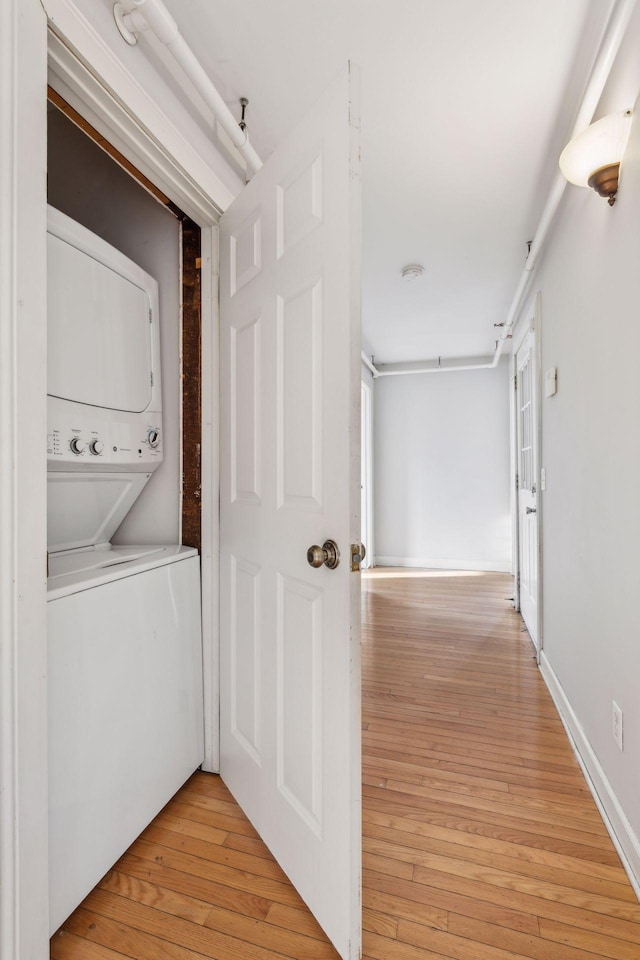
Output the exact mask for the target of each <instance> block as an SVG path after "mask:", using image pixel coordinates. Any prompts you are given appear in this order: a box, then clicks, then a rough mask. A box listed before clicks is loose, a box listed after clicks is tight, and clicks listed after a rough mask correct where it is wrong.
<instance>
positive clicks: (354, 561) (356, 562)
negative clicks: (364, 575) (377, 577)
mask: <svg viewBox="0 0 640 960" xmlns="http://www.w3.org/2000/svg"><path fill="white" fill-rule="evenodd" d="M366 555H367V551H366V549H365V545H364V543H352V544H351V573H358V571H359V570H360V564H361V563H362V561H363V560H364V558H365V557H366Z"/></svg>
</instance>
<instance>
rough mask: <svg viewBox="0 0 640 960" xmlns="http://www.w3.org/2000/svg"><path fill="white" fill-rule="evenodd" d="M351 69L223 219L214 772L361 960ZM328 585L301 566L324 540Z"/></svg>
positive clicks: (356, 253) (344, 952)
mask: <svg viewBox="0 0 640 960" xmlns="http://www.w3.org/2000/svg"><path fill="white" fill-rule="evenodd" d="M359 159H360V151H359V112H358V103H357V78H356V77H354V73H353V70H349V71H345V75H344V77H342V78H340V80H339V81H337V82H336V83H335V84H334V85H333V86H332V87H331V89H330V90H329V91H328V92H327V94H326V95H325V96H324V98H323V99H322V100H321V101H320V103H319V104H317V105H316V106H315V108H313V109H312V110H310V111H309V112H308V113H307V115H306V117H305V118H304V120H303V121H302V123H301V124H299V126H298V127H297V128H296V130H295V131H294V132H293V134H292V135H291V136H289V138H288V139H287V140H286V142H285V143H283V144H282V145H281V146H280V147H279V148H278V150H276V152H275V153H274V154H273V155H272V156H271V157H269V159H268V160H267V162H266V163H265V165H264V167H263V168H262V169H261V170H260V171H259V172H258V173H257V174H256V176H255V177H254V178H253V180H252V181H251V182H250V183H249V184H248V185H247V187H246V188H245V189H244V190H243V192H242V193H241V194H240V195H239V196H238V197H237V198H236V200H235V201H234V202H233V204H232V205H231V207H230V208H229V210H228V211H227V212H226V213H225V214H224V216H223V217H222V220H221V233H220V244H221V249H220V268H221V277H220V302H221V371H222V373H221V407H222V413H221V504H220V509H221V774H222V777H223V779H224V781H225V782H226V784H227V785H228V787H229V789H230V790H231V791H232V793H233V794H234V796H235V797H236V799H237V800H238V802H239V803H240V805H241V806H242V807H243V809H244V810H245V811H246V813H247V815H248V816H249V818H250V819H251V821H252V822H253V824H254V825H255V827H256V828H257V830H258V831H259V833H260V835H261V836H262V837H263V839H264V840H265V842H266V843H267V845H268V846H269V848H270V849H271V851H272V852H273V854H274V855H275V857H276V859H277V860H278V862H279V863H280V864H281V866H282V867H283V868H284V870H285V872H286V873H287V874H288V876H289V877H290V879H291V880H292V882H293V883H294V885H295V886H296V888H297V889H298V891H299V892H300V894H301V896H302V897H303V898H304V900H305V901H306V902H307V904H308V905H309V907H310V908H311V910H312V911H313V913H314V914H315V916H316V917H317V919H318V920H319V922H320V924H321V925H322V927H323V928H324V929H325V930H326V932H327V934H328V935H329V937H330V938H331V940H332V941H333V943H334V944H335V946H336V948H337V950H338V952H339V953H340V955H341V956H342V957H344V958H345V960H356V958H357V957H358V956H359V952H360V844H361V826H360V639H359V594H360V578H359V576H358V574H357V573H355V574H354V573H351V571H350V544H351V543H352V542H356V541H357V540H358V539H359V523H360V518H359V511H360V303H359V299H360V294H359V290H360V268H359V263H360V224H359V190H360V170H359ZM328 539H332V540H334V541H335V542H336V543H337V545H338V548H339V551H340V562H339V564H338V566H337V567H336V568H335V569H329V568H328V567H327V566H325V565H322V566H320V567H319V568H314V567H312V566H310V564H309V563H308V560H307V551H308V549H309V548H310V547H311V546H312V545H314V544H317V545H322V544H323V543H324V541H325V540H328Z"/></svg>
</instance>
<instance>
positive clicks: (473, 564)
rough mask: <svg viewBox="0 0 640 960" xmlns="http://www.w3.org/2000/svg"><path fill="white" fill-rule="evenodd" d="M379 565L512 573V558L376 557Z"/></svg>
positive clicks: (376, 562)
mask: <svg viewBox="0 0 640 960" xmlns="http://www.w3.org/2000/svg"><path fill="white" fill-rule="evenodd" d="M375 564H376V566H378V567H426V568H427V569H432V570H487V571H493V572H495V573H511V560H457V559H456V560H442V559H438V560H434V558H433V557H430V558H426V557H376V558H375Z"/></svg>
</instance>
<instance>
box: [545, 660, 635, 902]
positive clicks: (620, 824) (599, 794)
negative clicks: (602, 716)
mask: <svg viewBox="0 0 640 960" xmlns="http://www.w3.org/2000/svg"><path fill="white" fill-rule="evenodd" d="M540 672H541V674H542V677H543V679H544V682H545V683H546V685H547V687H548V689H549V693H550V694H551V697H552V698H553V702H554V703H555V705H556V708H557V710H558V713H559V714H560V719H561V720H562V723H563V725H564V728H565V730H566V731H567V735H568V737H569V741H570V742H571V746H572V747H573V749H574V752H575V754H576V757H577V758H578V763H579V764H580V766H581V768H582V772H583V773H584V775H585V779H586V781H587V785H588V787H589V789H590V790H591V793H592V794H593V799H594V800H595V802H596V806H597V807H598V810H599V811H600V813H601V815H602V819H603V820H604V825H605V827H606V828H607V830H608V831H609V834H610V836H611V839H612V841H613V845H614V847H615V848H616V850H617V851H618V854H619V856H620V859H621V860H622V865H623V867H624V868H625V870H626V872H627V874H628V876H629V880H630V881H631V885H632V887H633V889H634V890H635V893H636V896H637V897H638V899H640V838H638V836H637V835H636V833H635V832H634V830H633V827H632V826H631V824H630V823H629V820H628V818H627V816H626V814H625V812H624V810H623V809H622V807H621V805H620V801H619V800H618V798H617V796H616V794H615V792H614V789H613V787H612V786H611V783H610V782H609V779H608V777H607V775H606V773H605V772H604V770H603V768H602V766H601V764H600V761H599V760H598V758H597V756H596V754H595V752H594V750H593V747H592V746H591V744H590V743H589V740H588V739H587V736H586V734H585V732H584V729H583V727H582V724H581V723H580V721H579V720H578V717H577V716H576V714H575V712H574V710H573V707H572V706H571V704H570V703H569V699H568V697H567V695H566V693H565V692H564V689H563V687H562V685H561V683H560V681H559V680H558V677H557V676H556V674H555V672H554V670H553V667H552V666H551V664H550V663H549V660H548V658H547V656H546V654H545V652H544V651H542V653H541V655H540Z"/></svg>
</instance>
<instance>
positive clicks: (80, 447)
mask: <svg viewBox="0 0 640 960" xmlns="http://www.w3.org/2000/svg"><path fill="white" fill-rule="evenodd" d="M69 446H70V448H71V452H72V453H75V454H76V456H80V454H81V453H84V440H81V439H80V437H74V438H73V439H72V440H71V441H70V442H69Z"/></svg>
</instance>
